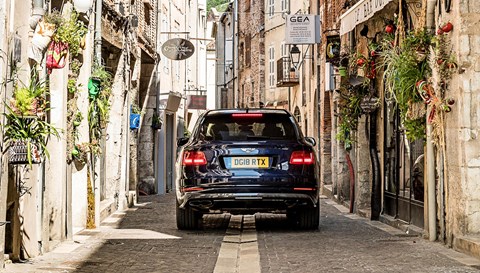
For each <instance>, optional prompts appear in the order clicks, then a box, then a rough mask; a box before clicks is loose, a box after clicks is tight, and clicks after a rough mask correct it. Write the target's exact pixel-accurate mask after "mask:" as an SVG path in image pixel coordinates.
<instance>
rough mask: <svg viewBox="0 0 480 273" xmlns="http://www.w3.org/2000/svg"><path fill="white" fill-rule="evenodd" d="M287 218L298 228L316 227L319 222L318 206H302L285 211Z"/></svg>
mask: <svg viewBox="0 0 480 273" xmlns="http://www.w3.org/2000/svg"><path fill="white" fill-rule="evenodd" d="M287 219H288V220H289V221H291V222H293V223H294V224H295V225H296V226H297V227H298V228H300V229H318V224H319V222H320V207H319V206H318V205H317V206H316V207H314V208H304V209H298V210H294V211H287Z"/></svg>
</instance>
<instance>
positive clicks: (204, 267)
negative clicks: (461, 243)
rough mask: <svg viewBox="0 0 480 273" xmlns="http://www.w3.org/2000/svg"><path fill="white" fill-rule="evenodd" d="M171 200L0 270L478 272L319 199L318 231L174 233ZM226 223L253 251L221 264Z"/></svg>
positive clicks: (210, 226)
mask: <svg viewBox="0 0 480 273" xmlns="http://www.w3.org/2000/svg"><path fill="white" fill-rule="evenodd" d="M174 202H175V200H174V195H173V194H167V195H165V196H147V197H141V198H140V203H139V205H138V206H136V207H135V208H132V209H129V210H128V211H125V212H122V213H116V214H114V215H113V216H112V217H109V218H107V219H106V220H105V221H104V222H103V224H102V226H101V227H99V228H97V229H95V230H84V231H82V232H80V233H78V234H76V235H75V236H74V240H73V241H70V242H65V243H62V244H61V245H59V246H58V247H57V248H56V249H55V250H53V251H52V252H49V253H47V254H45V255H43V256H40V257H38V258H35V259H32V260H30V261H28V262H26V263H23V264H19V263H16V264H7V265H6V268H5V269H4V272H72V273H73V272H115V273H120V272H169V273H172V272H249V273H251V272H252V271H251V270H246V269H242V266H245V264H246V263H255V261H257V263H258V261H259V262H260V265H259V267H258V268H260V269H261V272H264V273H266V272H271V273H274V272H275V273H277V272H285V273H286V272H478V271H477V270H476V267H478V266H479V265H480V261H479V260H477V259H474V258H471V257H469V256H466V255H463V254H460V253H458V252H455V251H453V250H451V249H448V248H446V247H444V246H443V245H441V244H440V243H432V242H429V241H427V240H425V239H422V238H419V237H415V236H410V235H408V234H404V233H403V232H401V231H400V230H397V229H395V228H393V227H390V226H388V225H385V224H382V223H379V222H371V221H369V220H367V219H365V218H361V217H359V216H356V215H353V214H349V213H348V212H347V211H346V209H345V208H344V207H341V206H339V205H337V204H336V203H334V202H333V201H331V200H329V199H322V207H321V222H320V229H319V230H318V231H298V230H295V229H293V227H292V226H290V225H289V223H288V222H287V221H286V217H285V216H284V215H281V214H278V215H275V214H259V215H256V217H255V221H251V222H252V223H247V222H248V221H250V220H251V219H253V218H250V220H248V219H249V218H248V217H243V218H242V217H241V216H235V217H230V216H229V215H211V216H208V217H205V218H204V227H203V229H202V230H199V231H191V232H185V231H178V230H177V229H176V226H175V209H174ZM230 218H232V221H230ZM234 218H235V219H236V221H238V219H240V221H242V220H241V219H243V228H244V230H245V229H246V227H247V226H248V225H250V227H253V228H256V234H247V235H248V236H247V235H246V234H244V236H243V237H241V238H243V239H245V238H247V237H248V238H250V239H248V241H245V242H243V243H249V244H251V246H255V245H256V246H258V247H257V248H258V250H257V249H250V250H248V249H247V250H246V251H242V250H241V248H240V250H239V251H238V253H239V254H238V255H239V257H236V258H237V261H235V257H233V260H231V261H232V263H231V265H228V263H227V265H225V264H223V265H221V262H220V260H221V259H220V258H219V257H221V256H222V255H219V253H221V252H222V251H223V248H224V247H225V245H226V246H227V247H228V246H231V245H232V243H235V242H234V240H232V238H233V237H232V234H233V236H234V235H235V234H234V233H235V229H237V231H238V232H237V233H241V231H240V230H239V227H241V226H242V223H241V222H240V223H238V222H237V223H236V224H232V222H233V219H234ZM229 222H230V224H229ZM253 233H255V232H253ZM227 237H228V238H229V239H227ZM255 240H256V244H255ZM222 242H223V243H222ZM238 243H239V244H240V245H241V244H242V240H240V241H239V242H238ZM221 248H222V250H221ZM234 251H235V250H234ZM234 253H236V252H234ZM248 255H250V256H248ZM242 256H243V257H244V259H243V262H242ZM245 257H248V258H247V259H245ZM223 261H228V259H225V260H223ZM239 261H240V262H239ZM242 264H243V265H242ZM250 266H251V265H250ZM244 268H245V267H244ZM247 268H248V267H247ZM250 268H252V267H250ZM253 272H255V271H253Z"/></svg>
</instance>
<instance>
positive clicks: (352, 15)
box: [340, 0, 392, 35]
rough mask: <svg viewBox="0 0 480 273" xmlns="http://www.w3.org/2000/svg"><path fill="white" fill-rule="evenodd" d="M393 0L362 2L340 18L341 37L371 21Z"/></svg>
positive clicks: (362, 0) (363, 0) (365, 0)
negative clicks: (361, 24)
mask: <svg viewBox="0 0 480 273" xmlns="http://www.w3.org/2000/svg"><path fill="white" fill-rule="evenodd" d="M391 1H392V0H361V1H360V2H358V3H357V4H355V6H353V7H351V8H350V9H349V10H347V11H346V12H345V13H344V14H342V16H340V35H343V34H345V33H347V32H350V31H352V30H353V29H354V28H355V26H357V25H358V24H360V23H363V22H365V21H367V20H368V19H370V18H371V17H372V16H373V15H374V14H375V12H377V11H379V10H382V9H383V8H384V7H385V6H386V5H387V4H388V3H390V2H391Z"/></svg>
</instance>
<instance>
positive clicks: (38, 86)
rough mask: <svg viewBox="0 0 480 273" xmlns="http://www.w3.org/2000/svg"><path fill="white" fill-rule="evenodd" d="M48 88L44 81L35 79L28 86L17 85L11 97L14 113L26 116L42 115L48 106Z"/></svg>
mask: <svg viewBox="0 0 480 273" xmlns="http://www.w3.org/2000/svg"><path fill="white" fill-rule="evenodd" d="M46 94H47V89H46V87H45V84H44V82H38V81H37V80H35V79H32V80H31V81H30V84H29V85H28V86H26V85H22V86H17V87H16V88H15V90H14V91H13V97H12V98H11V99H10V109H11V110H12V113H14V114H16V115H18V116H24V117H41V116H43V115H44V111H45V109H46V107H47V103H46V101H45V96H46Z"/></svg>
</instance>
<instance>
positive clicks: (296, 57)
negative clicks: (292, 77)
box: [290, 45, 302, 69]
mask: <svg viewBox="0 0 480 273" xmlns="http://www.w3.org/2000/svg"><path fill="white" fill-rule="evenodd" d="M301 54H302V52H300V49H299V48H298V47H297V45H293V47H292V48H291V49H290V60H291V62H292V65H293V68H295V69H297V66H298V64H299V63H300V55H301Z"/></svg>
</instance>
